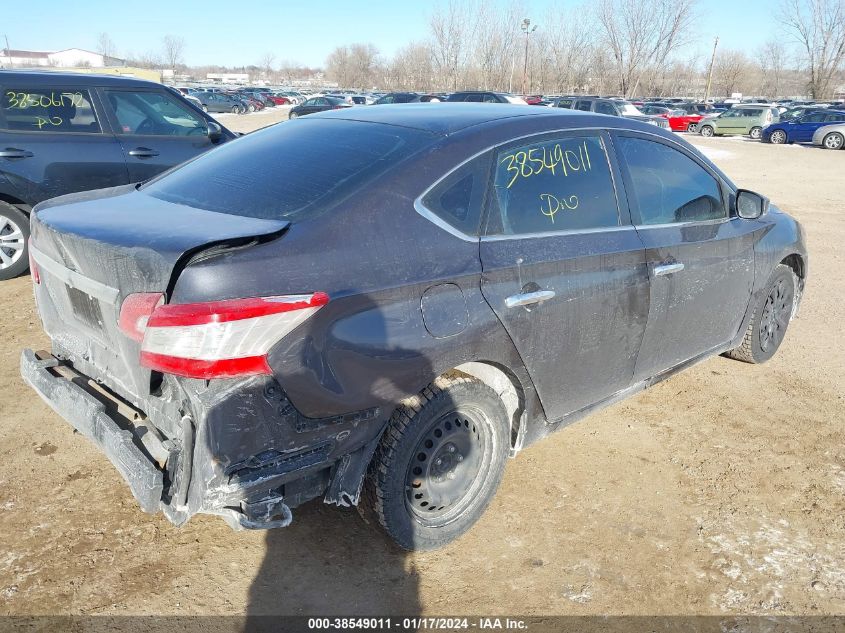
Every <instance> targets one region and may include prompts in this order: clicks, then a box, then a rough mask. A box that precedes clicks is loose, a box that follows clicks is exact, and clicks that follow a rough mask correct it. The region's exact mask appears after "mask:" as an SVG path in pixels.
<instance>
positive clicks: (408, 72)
mask: <svg viewBox="0 0 845 633" xmlns="http://www.w3.org/2000/svg"><path fill="white" fill-rule="evenodd" d="M387 75H388V82H389V86H390V87H391V88H393V89H395V90H421V91H425V92H428V91H430V90H431V89H432V87H433V85H434V80H435V73H434V68H433V66H432V64H431V48H429V46H428V44H425V43H420V42H417V43H412V44H409V45H408V46H406V47H405V48H402V49H400V50H399V51H397V52H396V54H395V55H394V56H393V60H392V61H391V62H390V63H389V64H388V65H387Z"/></svg>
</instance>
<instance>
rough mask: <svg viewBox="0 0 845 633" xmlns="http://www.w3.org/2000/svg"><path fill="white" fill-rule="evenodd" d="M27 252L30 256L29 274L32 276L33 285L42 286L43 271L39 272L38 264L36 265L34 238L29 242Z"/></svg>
mask: <svg viewBox="0 0 845 633" xmlns="http://www.w3.org/2000/svg"><path fill="white" fill-rule="evenodd" d="M26 252H27V254H28V255H29V273H30V275H32V283H34V284H36V285H39V286H40V285H41V271H39V270H38V264H36V263H35V257H33V256H32V238H29V240H28V241H27V247H26Z"/></svg>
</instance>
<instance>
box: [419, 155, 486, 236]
mask: <svg viewBox="0 0 845 633" xmlns="http://www.w3.org/2000/svg"><path fill="white" fill-rule="evenodd" d="M488 165H489V159H488V158H485V157H481V158H476V159H475V160H473V161H470V162H469V163H467V164H466V165H464V166H462V167H459V168H458V169H456V170H455V171H454V172H452V173H451V174H449V175H448V176H446V178H444V179H443V181H442V182H440V183H438V184H437V186H436V187H434V188H433V189H432V190H431V191H430V192H428V193H427V194H426V195H425V197H424V198H423V199H422V203H423V206H424V207H425V208H426V209H428V210H429V211H431V212H432V213H434V214H435V215H436V216H437V217H439V218H440V219H441V220H443V221H444V222H446V223H447V224H449V225H451V226H453V227H455V228H456V229H458V230H459V231H460V232H461V233H464V234H465V235H478V224H479V221H480V219H481V206H482V203H483V200H484V190H485V187H486V184H487V174H488Z"/></svg>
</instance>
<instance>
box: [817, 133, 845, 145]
mask: <svg viewBox="0 0 845 633" xmlns="http://www.w3.org/2000/svg"><path fill="white" fill-rule="evenodd" d="M843 145H845V137H844V136H842V134H840V133H839V132H831V133H830V134H827V135H825V137H824V138H823V139H822V147H824V148H826V149H842V146H843Z"/></svg>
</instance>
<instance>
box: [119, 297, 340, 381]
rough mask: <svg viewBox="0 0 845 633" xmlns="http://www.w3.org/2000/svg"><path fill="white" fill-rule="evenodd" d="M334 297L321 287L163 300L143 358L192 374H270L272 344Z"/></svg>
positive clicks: (157, 365)
mask: <svg viewBox="0 0 845 633" xmlns="http://www.w3.org/2000/svg"><path fill="white" fill-rule="evenodd" d="M130 296H131V295H130ZM127 299H128V297H127ZM328 302H329V296H328V295H327V294H326V293H324V292H315V293H313V294H309V295H288V296H281V297H258V298H252V299H233V300H229V301H213V302H209V303H191V304H181V305H161V306H159V307H157V308H155V310H154V311H153V312H152V314H151V315H150V316H149V319H148V320H147V321H146V323H145V329H144V335H143V341H142V343H141V364H142V365H143V366H145V367H148V368H150V369H154V370H156V371H161V372H164V373H169V374H175V375H178V376H186V377H189V378H202V379H211V378H231V377H234V376H249V375H255V374H269V373H271V372H270V366H269V365H268V364H267V354H268V353H269V351H270V348H272V347H273V345H275V344H276V343H277V342H279V341H280V340H281V339H282V338H283V337H284V336H285V335H287V334H288V333H290V332H291V331H292V330H293V329H294V328H296V327H297V326H298V325H300V324H301V323H303V322H304V321H305V320H307V319H308V318H309V317H310V316H312V315H313V314H314V313H315V312H316V311H317V310H319V309H320V308H321V307H322V306H324V305H326V304H327V303H328ZM121 312H122V310H121Z"/></svg>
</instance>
